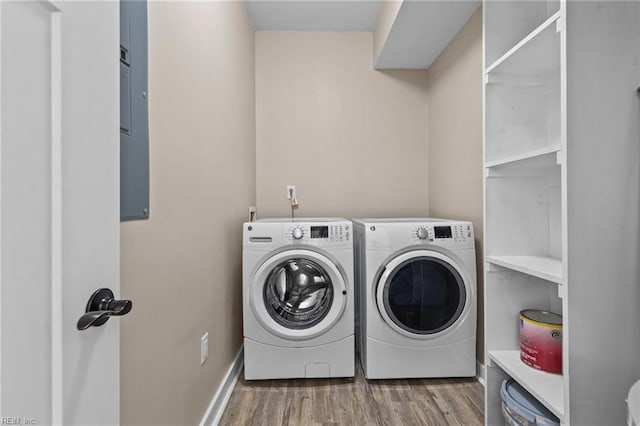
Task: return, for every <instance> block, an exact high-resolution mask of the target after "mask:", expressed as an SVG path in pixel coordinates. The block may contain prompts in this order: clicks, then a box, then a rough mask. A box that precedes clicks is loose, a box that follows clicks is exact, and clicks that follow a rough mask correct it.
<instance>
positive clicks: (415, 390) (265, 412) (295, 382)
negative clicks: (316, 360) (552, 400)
mask: <svg viewBox="0 0 640 426" xmlns="http://www.w3.org/2000/svg"><path fill="white" fill-rule="evenodd" d="M243 376H244V373H242V374H241V376H240V377H241V378H240V380H239V381H238V384H237V385H236V387H235V389H234V390H233V393H232V395H231V398H230V400H229V403H228V405H227V408H226V410H225V412H224V414H223V415H222V419H221V420H220V424H221V425H398V426H400V425H402V426H406V425H462V426H471V425H482V422H483V412H484V389H483V387H482V385H481V384H480V383H478V381H477V380H475V379H403V380H366V379H365V378H364V375H363V373H362V369H361V367H360V364H359V362H358V363H357V364H356V377H355V378H350V379H292V380H264V381H262V380H261V381H246V380H244V379H243V378H242V377H243Z"/></svg>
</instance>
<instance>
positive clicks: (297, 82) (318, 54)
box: [256, 31, 428, 217]
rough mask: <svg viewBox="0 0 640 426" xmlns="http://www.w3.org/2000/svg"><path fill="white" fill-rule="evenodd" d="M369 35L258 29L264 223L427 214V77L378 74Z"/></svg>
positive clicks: (260, 180)
mask: <svg viewBox="0 0 640 426" xmlns="http://www.w3.org/2000/svg"><path fill="white" fill-rule="evenodd" d="M372 50H373V42H372V34H371V33H364V32H362V33H356V32H354V33H345V32H341V33H332V32H261V31H259V32H257V33H256V154H257V160H256V166H257V170H256V179H257V188H256V194H257V203H258V204H257V206H258V216H259V217H277V216H280V217H281V216H285V217H286V216H289V215H290V210H289V206H288V201H287V198H286V185H287V184H292V185H296V189H297V193H298V200H299V202H300V208H299V209H298V210H297V211H296V215H297V216H298V217H303V216H307V217H309V216H333V215H338V216H347V217H362V216H412V215H425V214H427V212H428V204H427V195H428V193H427V191H428V187H427V144H426V141H427V121H426V117H427V90H426V89H427V86H426V72H425V71H415V70H412V71H384V72H381V71H375V70H373V68H372V61H371V58H372V56H373V54H372Z"/></svg>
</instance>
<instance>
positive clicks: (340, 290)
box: [251, 249, 346, 339]
mask: <svg viewBox="0 0 640 426" xmlns="http://www.w3.org/2000/svg"><path fill="white" fill-rule="evenodd" d="M251 305H252V307H253V310H254V312H255V314H256V316H257V317H258V319H259V320H260V322H261V323H262V324H263V325H264V326H265V328H267V329H268V330H269V331H270V332H272V333H274V334H276V335H279V336H281V337H285V338H300V339H303V338H310V337H314V336H317V335H319V334H322V333H323V332H325V331H326V330H327V329H329V328H331V326H332V325H333V324H334V323H335V322H336V321H337V320H338V319H339V318H340V316H341V315H342V312H343V311H344V308H345V305H346V286H345V280H344V278H343V274H342V273H341V272H340V271H339V270H338V268H337V267H336V265H335V263H334V262H333V261H331V260H330V259H329V258H327V257H326V256H324V255H322V254H320V253H318V252H314V251H311V250H300V249H298V250H287V251H284V252H280V253H278V254H275V255H273V256H271V257H270V258H269V259H267V260H266V261H265V262H264V263H263V264H262V265H261V266H260V268H258V270H257V272H256V274H255V276H254V279H253V281H252V284H251Z"/></svg>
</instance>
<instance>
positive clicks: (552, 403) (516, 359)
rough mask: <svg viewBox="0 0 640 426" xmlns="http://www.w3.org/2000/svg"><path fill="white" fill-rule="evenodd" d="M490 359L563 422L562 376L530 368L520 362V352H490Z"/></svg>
mask: <svg viewBox="0 0 640 426" xmlns="http://www.w3.org/2000/svg"><path fill="white" fill-rule="evenodd" d="M489 358H491V360H493V362H495V363H496V364H497V365H498V366H499V367H500V368H502V369H503V370H504V371H505V372H506V373H507V374H508V375H509V376H511V377H512V378H513V379H515V380H516V381H517V382H518V383H519V384H520V385H521V386H522V387H523V388H525V389H526V390H527V391H528V392H529V393H530V394H531V395H533V396H534V397H536V399H537V400H538V401H540V402H541V403H543V404H544V406H545V407H547V408H548V409H549V410H550V411H551V412H552V413H553V414H555V415H556V416H558V418H559V419H560V420H561V421H562V420H563V418H564V390H563V389H564V383H563V376H562V375H561V374H551V373H546V372H544V371H540V370H536V369H535V368H533V367H529V366H528V365H526V364H525V363H523V362H522V361H521V360H520V351H489Z"/></svg>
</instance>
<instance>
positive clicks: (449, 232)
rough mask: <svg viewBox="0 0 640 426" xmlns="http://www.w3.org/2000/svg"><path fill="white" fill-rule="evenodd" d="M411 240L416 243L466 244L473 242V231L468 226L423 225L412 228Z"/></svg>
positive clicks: (454, 224) (458, 224)
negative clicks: (469, 241) (416, 241)
mask: <svg viewBox="0 0 640 426" xmlns="http://www.w3.org/2000/svg"><path fill="white" fill-rule="evenodd" d="M412 239H414V240H418V241H430V242H434V241H440V242H445V241H446V242H466V241H468V240H473V229H472V228H471V225H470V224H465V223H452V224H441V225H436V224H425V225H418V226H416V227H414V228H413V235H412Z"/></svg>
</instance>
